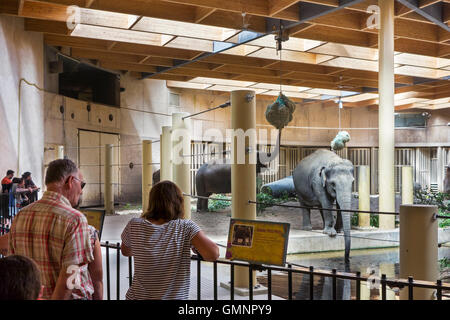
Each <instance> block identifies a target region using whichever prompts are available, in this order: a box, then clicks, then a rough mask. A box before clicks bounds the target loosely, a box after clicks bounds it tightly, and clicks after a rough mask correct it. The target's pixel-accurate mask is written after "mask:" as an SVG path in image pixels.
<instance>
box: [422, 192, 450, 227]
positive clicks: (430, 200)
mask: <svg viewBox="0 0 450 320" xmlns="http://www.w3.org/2000/svg"><path fill="white" fill-rule="evenodd" d="M448 198H449V194H447V193H443V192H432V191H431V190H426V189H422V190H418V191H417V192H415V194H414V203H416V204H428V205H436V206H437V207H438V214H439V215H442V216H447V217H449V218H448V219H439V227H440V228H444V227H449V226H450V200H447V199H448Z"/></svg>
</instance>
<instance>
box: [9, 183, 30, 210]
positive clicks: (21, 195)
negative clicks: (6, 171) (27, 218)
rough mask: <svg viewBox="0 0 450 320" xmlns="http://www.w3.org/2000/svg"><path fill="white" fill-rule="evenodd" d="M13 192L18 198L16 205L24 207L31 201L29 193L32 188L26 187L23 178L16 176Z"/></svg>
mask: <svg viewBox="0 0 450 320" xmlns="http://www.w3.org/2000/svg"><path fill="white" fill-rule="evenodd" d="M11 192H12V193H13V194H14V197H15V199H16V206H17V207H18V208H22V207H25V206H27V205H28V204H29V203H30V202H29V199H28V196H27V194H30V192H31V188H25V181H24V180H23V178H14V179H13V185H12V188H11Z"/></svg>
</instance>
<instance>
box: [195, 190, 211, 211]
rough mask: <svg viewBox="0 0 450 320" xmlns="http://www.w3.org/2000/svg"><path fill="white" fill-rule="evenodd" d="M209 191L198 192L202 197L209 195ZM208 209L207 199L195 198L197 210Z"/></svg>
mask: <svg viewBox="0 0 450 320" xmlns="http://www.w3.org/2000/svg"><path fill="white" fill-rule="evenodd" d="M210 195H211V193H207V194H199V196H202V197H209V196H210ZM206 211H208V199H200V198H199V199H198V200H197V212H206Z"/></svg>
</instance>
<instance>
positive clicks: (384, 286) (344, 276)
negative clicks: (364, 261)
mask: <svg viewBox="0 0 450 320" xmlns="http://www.w3.org/2000/svg"><path fill="white" fill-rule="evenodd" d="M101 246H102V247H104V248H105V249H106V298H107V300H111V286H112V284H111V270H110V266H111V263H110V260H111V258H110V250H111V249H112V250H116V265H117V269H116V284H115V285H116V299H117V300H120V276H121V274H120V261H121V252H120V243H116V244H110V243H109V242H108V241H106V242H103V243H101ZM123 258H125V257H123ZM127 259H128V279H129V281H128V284H129V286H131V284H132V279H133V270H132V266H133V258H132V257H128V258H127ZM191 260H193V261H196V263H197V270H196V272H197V283H196V287H197V293H196V299H197V300H201V299H202V277H201V275H202V269H201V265H202V262H205V261H204V260H202V259H201V258H200V257H199V256H197V255H192V256H191ZM205 263H206V262H205ZM207 263H210V264H211V263H212V264H213V295H212V296H213V297H212V298H213V300H218V265H228V266H229V267H230V282H229V283H230V300H234V299H235V291H236V288H235V283H234V274H235V267H244V268H248V272H249V284H248V290H249V292H248V294H249V300H253V299H254V285H253V276H252V274H253V271H267V299H268V300H272V296H273V290H272V289H273V288H272V282H273V279H272V278H273V277H272V273H273V272H274V271H275V272H282V273H286V274H287V279H288V300H293V276H294V275H303V276H305V277H306V278H307V279H309V288H308V289H309V290H308V291H309V299H310V300H314V279H315V278H316V277H326V278H331V283H332V287H331V288H332V290H331V291H332V295H331V298H332V300H337V287H338V286H337V282H338V280H349V281H355V283H356V295H355V299H356V300H361V283H362V282H371V281H373V279H374V277H373V275H372V276H363V275H361V272H356V273H352V272H341V271H337V270H336V269H333V270H323V269H316V268H314V267H313V266H310V267H305V266H300V265H297V264H294V263H288V264H287V267H280V266H271V265H254V264H249V263H246V262H240V261H230V260H224V259H219V260H217V261H214V262H207ZM316 279H317V278H316ZM379 283H380V288H381V300H386V298H387V290H388V287H390V288H400V289H401V288H407V289H408V299H409V300H413V298H414V289H415V288H423V289H433V290H436V298H437V300H442V298H443V297H448V294H445V292H450V284H444V283H442V280H437V281H436V282H435V283H434V282H429V281H421V280H414V279H413V277H408V279H388V278H387V277H386V275H385V274H383V275H381V277H380V278H379Z"/></svg>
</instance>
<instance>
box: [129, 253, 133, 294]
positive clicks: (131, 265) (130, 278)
mask: <svg viewBox="0 0 450 320" xmlns="http://www.w3.org/2000/svg"><path fill="white" fill-rule="evenodd" d="M128 284H129V286H130V287H131V285H132V284H133V260H132V258H131V257H128Z"/></svg>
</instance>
